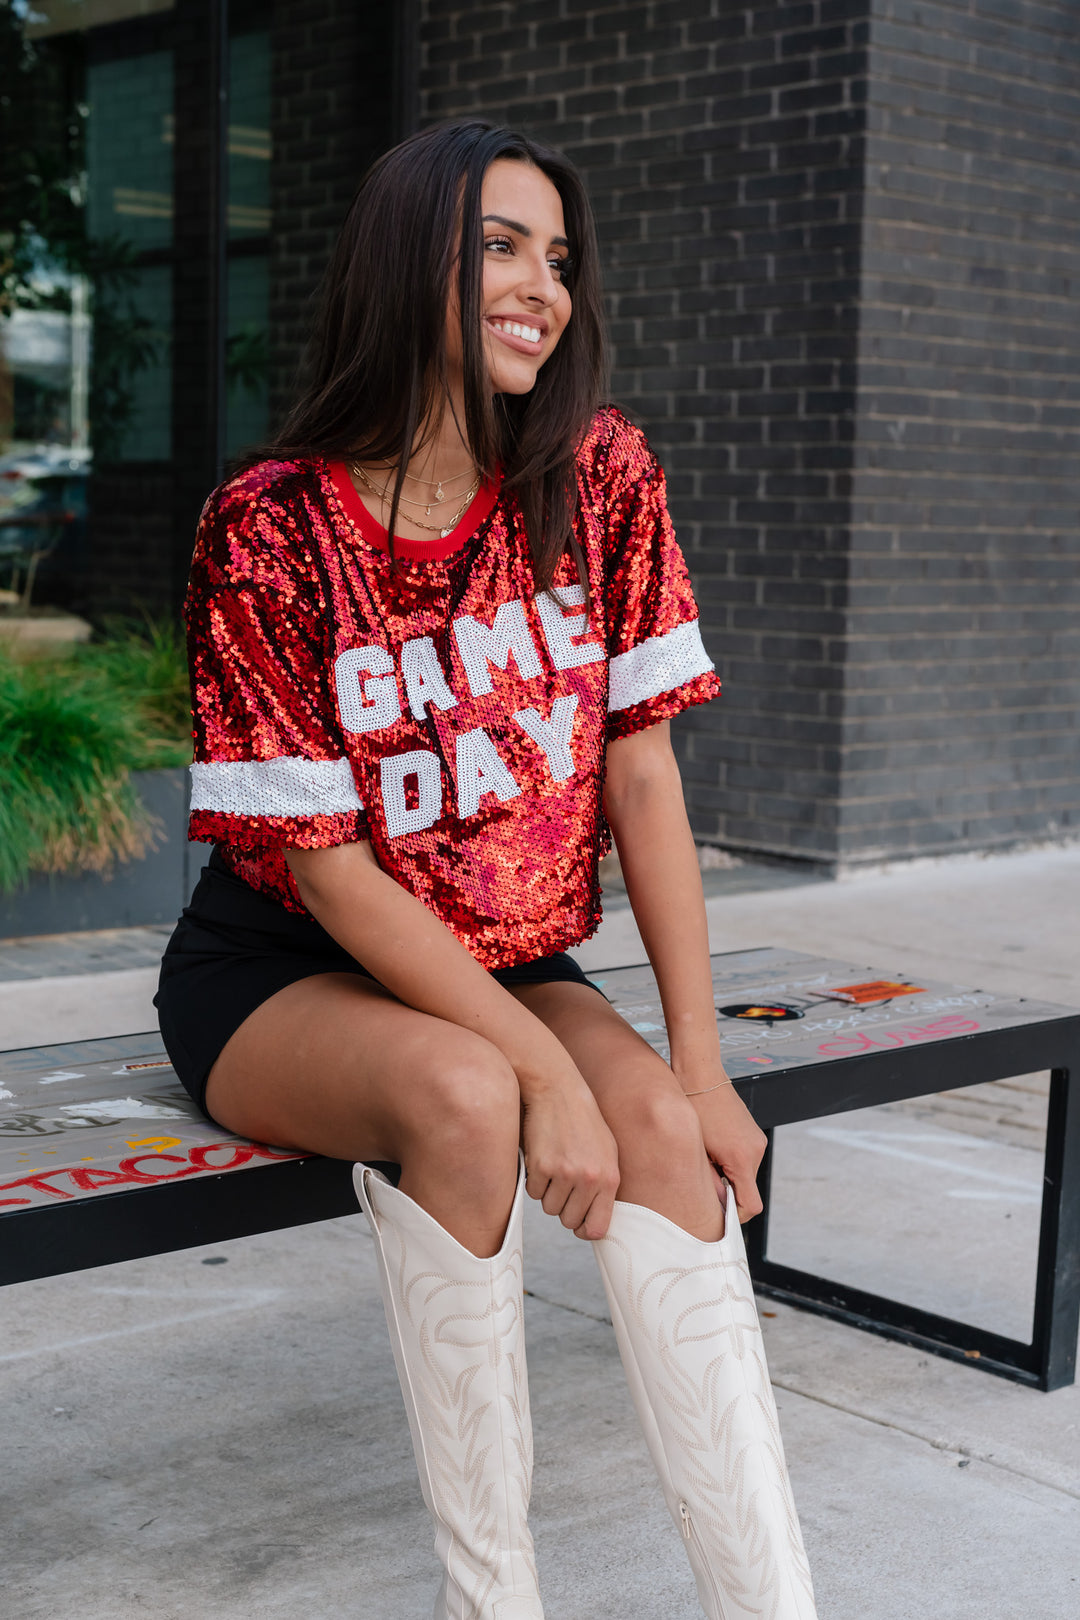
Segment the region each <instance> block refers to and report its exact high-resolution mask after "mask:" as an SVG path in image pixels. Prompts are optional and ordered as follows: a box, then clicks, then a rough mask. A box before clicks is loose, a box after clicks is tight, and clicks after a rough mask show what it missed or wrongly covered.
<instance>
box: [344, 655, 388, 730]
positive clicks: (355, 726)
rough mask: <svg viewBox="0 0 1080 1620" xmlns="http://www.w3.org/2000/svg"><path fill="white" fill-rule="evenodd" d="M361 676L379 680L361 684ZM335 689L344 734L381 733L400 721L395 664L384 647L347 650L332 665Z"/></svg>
mask: <svg viewBox="0 0 1080 1620" xmlns="http://www.w3.org/2000/svg"><path fill="white" fill-rule="evenodd" d="M364 674H368V675H373V676H378V677H379V679H377V680H369V681H363V682H361V680H360V676H361V675H364ZM334 686H335V688H336V690H337V700H338V712H339V714H340V715H341V723H342V725H343V726H344V727H345V730H346V731H353V732H358V731H382V729H383V727H384V726H392V725H393V723H394V721H395V720H400V719H401V703H400V700H399V698H398V689H397V681H396V680H395V678H394V660H393V659H392V658H391V656H390V654H389V653H388V652H387V650H386V648H385V647H346V649H345V651H344V652H343V653H339V654H338V657H337V661H336V663H335V664H334Z"/></svg>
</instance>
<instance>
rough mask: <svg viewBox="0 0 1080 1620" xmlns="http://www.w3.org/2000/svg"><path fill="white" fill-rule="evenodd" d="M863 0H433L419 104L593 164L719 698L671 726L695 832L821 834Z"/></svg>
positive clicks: (827, 825)
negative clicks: (634, 1)
mask: <svg viewBox="0 0 1080 1620" xmlns="http://www.w3.org/2000/svg"><path fill="white" fill-rule="evenodd" d="M865 10H866V7H865V4H864V3H863V0H817V3H812V4H794V3H788V4H780V5H775V6H748V5H745V4H741V5H735V4H731V3H727V0H724V3H721V4H715V3H713V4H710V3H709V0H682V3H671V4H655V5H625V4H620V5H611V4H608V5H603V4H600V5H598V4H595V3H588V0H568V3H566V4H564V5H561V6H560V5H558V4H524V3H519V4H511V5H499V4H480V5H474V6H472V7H470V8H469V9H468V10H464V9H462V8H460V7H458V6H455V5H453V4H449V3H446V0H426V3H425V5H424V7H423V23H422V40H423V46H424V62H425V66H424V70H423V74H422V78H421V84H422V88H423V94H424V106H423V111H424V115H425V117H426V118H428V119H431V118H436V117H444V116H448V115H454V114H460V113H468V112H477V113H482V114H484V115H486V116H488V117H492V118H497V119H502V120H505V121H506V122H508V123H511V124H514V125H516V126H518V127H523V128H525V129H527V130H528V131H530V132H531V133H534V134H536V135H537V136H539V137H540V138H542V139H546V140H549V141H551V142H553V143H554V144H556V145H558V146H561V147H562V148H563V149H564V150H566V151H567V152H568V153H569V155H570V156H571V157H572V158H574V160H575V161H576V162H577V163H578V164H580V166H581V168H582V169H583V171H584V173H585V176H586V179H587V181H588V184H589V188H590V191H591V194H592V198H593V202H594V206H595V208H596V213H597V218H598V223H599V228H600V235H601V241H602V245H603V249H604V256H605V262H606V285H607V288H608V294H609V308H610V313H611V333H612V338H613V350H614V374H613V383H614V393H615V397H616V398H617V399H618V401H619V403H620V404H622V405H623V406H624V407H626V408H627V409H628V410H629V411H630V413H631V414H632V415H633V416H634V417H635V418H636V419H637V420H638V421H639V422H640V423H641V425H642V426H643V427H644V428H645V430H646V432H647V433H648V434H649V437H650V439H651V440H652V442H653V444H654V445H655V446H656V448H657V451H658V452H659V454H660V456H661V458H662V460H663V462H664V465H665V467H666V469H667V472H668V480H669V488H670V496H671V505H672V510H673V513H674V516H675V520H676V524H677V526H678V531H679V537H680V540H681V542H682V544H683V547H684V549H685V551H686V553H687V557H688V560H689V563H690V567H691V569H692V571H693V573H694V577H695V584H696V587H697V592H698V598H699V601H700V603H701V611H702V624H703V630H704V634H705V639H706V643H707V645H708V647H709V649H710V652H711V653H712V655H713V657H714V658H715V659H716V662H717V666H718V668H719V670H720V673H721V676H722V678H723V681H724V688H725V690H724V696H723V698H722V699H721V700H720V701H719V702H718V703H716V704H714V705H712V707H711V708H710V709H708V710H707V711H704V712H701V711H698V712H695V713H693V714H691V715H688V716H686V717H685V718H684V719H682V720H681V721H679V722H678V723H677V727H676V729H677V743H678V747H679V751H680V755H681V763H682V769H683V776H684V780H685V782H686V788H687V801H688V804H689V808H690V813H691V818H692V821H693V824H694V828H695V831H696V833H697V835H698V837H699V838H701V839H703V840H705V841H713V842H716V841H723V842H726V843H729V844H731V843H734V844H739V845H743V846H746V847H754V848H761V849H768V850H771V851H774V852H784V853H790V854H798V855H817V856H820V857H825V858H828V857H831V855H832V854H833V851H834V848H835V840H836V817H837V804H838V800H839V797H840V792H841V786H840V778H839V770H840V758H841V756H840V740H841V720H842V707H841V705H842V681H843V656H842V655H843V644H844V628H845V617H844V608H845V571H846V555H847V549H848V518H849V496H850V478H851V459H852V449H851V440H852V434H853V428H854V421H855V375H856V341H857V335H856V334H857V322H856V312H857V289H858V269H859V243H860V220H861V205H862V174H863V164H864V154H863V131H864V123H865V110H864V109H865V84H866V36H867V25H866V21H865Z"/></svg>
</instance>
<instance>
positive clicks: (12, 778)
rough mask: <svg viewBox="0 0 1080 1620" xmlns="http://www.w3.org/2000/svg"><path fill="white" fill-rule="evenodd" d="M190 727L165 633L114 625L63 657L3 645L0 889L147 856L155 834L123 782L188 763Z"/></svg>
mask: <svg viewBox="0 0 1080 1620" xmlns="http://www.w3.org/2000/svg"><path fill="white" fill-rule="evenodd" d="M189 729H190V718H189V713H188V697H187V669H186V664H185V663H184V659H183V641H182V637H181V634H180V632H179V631H178V630H175V629H174V628H173V627H171V626H168V625H147V626H143V627H141V628H137V627H135V626H133V625H119V626H113V627H111V633H110V634H109V635H107V636H106V637H105V638H104V639H103V640H102V641H100V642H98V643H92V644H90V645H88V646H86V647H80V648H77V649H76V650H75V651H74V652H73V653H71V654H69V655H68V656H66V657H63V658H59V659H48V660H46V659H34V660H25V661H22V660H18V659H16V658H13V657H12V656H11V654H10V653H9V652H7V651H5V650H3V649H2V647H0V891H6V892H10V891H11V890H12V889H14V888H17V887H18V885H19V884H20V883H22V882H24V881H25V879H26V877H27V876H28V875H29V874H30V873H31V872H61V871H97V872H104V871H107V870H108V869H109V867H110V866H111V865H112V864H113V863H114V861H117V860H129V859H131V857H132V856H137V855H141V854H144V853H145V852H146V850H147V849H148V848H149V847H151V845H152V843H153V835H154V829H153V827H152V825H151V823H150V820H149V818H148V817H147V815H146V813H145V811H144V810H143V809H142V807H141V805H140V804H139V801H138V799H137V797H136V795H135V793H134V792H133V790H132V787H131V784H130V772H131V771H132V770H147V769H154V768H157V767H161V766H168V765H177V764H186V763H187V761H188V760H189V759H190V758H191V749H190V739H189V736H188V735H187V734H188V732H189Z"/></svg>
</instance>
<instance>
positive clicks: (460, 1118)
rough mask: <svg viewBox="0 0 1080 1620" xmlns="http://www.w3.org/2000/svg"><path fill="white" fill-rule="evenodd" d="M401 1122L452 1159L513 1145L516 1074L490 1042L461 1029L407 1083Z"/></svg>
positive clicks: (479, 1157)
mask: <svg viewBox="0 0 1080 1620" xmlns="http://www.w3.org/2000/svg"><path fill="white" fill-rule="evenodd" d="M410 1091H411V1093H412V1102H413V1107H412V1109H411V1110H410V1113H411V1118H410V1119H409V1120H408V1121H407V1122H406V1129H407V1131H408V1133H409V1134H410V1135H411V1136H413V1138H414V1139H415V1141H416V1142H417V1143H418V1144H422V1145H423V1146H425V1147H427V1148H429V1149H430V1150H431V1151H433V1152H436V1153H439V1154H441V1155H443V1156H448V1157H452V1158H455V1159H459V1158H463V1159H465V1160H476V1161H478V1162H483V1161H484V1160H485V1159H486V1158H487V1157H488V1156H490V1155H494V1156H497V1157H498V1156H501V1155H502V1153H503V1152H504V1151H512V1150H514V1149H516V1147H517V1143H518V1138H519V1135H520V1130H521V1094H520V1091H519V1089H518V1083H517V1077H516V1075H515V1074H514V1071H513V1069H512V1068H511V1067H510V1064H509V1063H508V1062H507V1060H506V1058H505V1057H503V1055H502V1053H501V1052H500V1051H499V1050H498V1049H497V1048H496V1047H495V1046H493V1045H491V1043H490V1042H488V1041H485V1040H483V1039H482V1038H481V1037H479V1036H472V1035H470V1034H468V1032H465V1031H462V1032H460V1033H459V1034H457V1035H456V1036H455V1038H454V1039H452V1040H450V1041H448V1042H447V1043H446V1046H445V1048H444V1050H442V1051H441V1052H439V1053H438V1054H436V1055H434V1056H433V1057H432V1059H431V1060H430V1062H429V1064H428V1066H427V1072H426V1073H425V1074H424V1076H423V1077H422V1079H421V1080H420V1083H419V1084H417V1085H415V1086H413V1087H411V1088H410Z"/></svg>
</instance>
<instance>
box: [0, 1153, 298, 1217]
mask: <svg viewBox="0 0 1080 1620" xmlns="http://www.w3.org/2000/svg"><path fill="white" fill-rule="evenodd" d="M307 1157H309V1155H307V1154H304V1153H287V1152H285V1151H284V1150H283V1149H280V1148H272V1147H265V1146H264V1145H263V1144H262V1143H261V1142H205V1143H203V1144H202V1145H201V1146H200V1147H193V1148H189V1149H188V1151H187V1153H185V1154H184V1155H182V1156H181V1155H180V1154H178V1153H135V1154H132V1156H131V1157H130V1158H127V1159H121V1160H120V1162H119V1164H118V1165H117V1167H116V1169H115V1170H108V1169H106V1168H105V1167H104V1166H103V1165H91V1164H69V1165H64V1166H63V1167H62V1168H59V1169H56V1170H35V1171H32V1172H31V1173H29V1174H28V1175H25V1176H20V1177H18V1179H17V1180H15V1181H0V1206H4V1205H10V1204H29V1203H32V1202H33V1199H32V1198H30V1197H14V1198H11V1197H5V1196H3V1195H4V1194H8V1193H24V1192H25V1193H34V1192H36V1193H48V1194H49V1195H50V1196H51V1197H53V1198H57V1199H60V1200H61V1201H64V1200H68V1199H72V1198H76V1197H77V1196H78V1194H79V1193H88V1192H103V1191H105V1190H106V1189H107V1190H108V1191H110V1192H112V1191H114V1190H115V1189H117V1188H119V1187H156V1186H158V1185H160V1183H162V1182H164V1181H182V1180H183V1179H184V1178H185V1177H186V1176H199V1175H205V1174H206V1173H207V1172H208V1171H209V1172H217V1171H221V1170H239V1169H240V1168H241V1167H242V1166H243V1165H245V1164H250V1163H251V1161H252V1159H273V1160H275V1161H280V1160H282V1159H303V1158H307ZM166 1164H169V1165H175V1166H176V1168H175V1169H169V1170H166V1169H164V1168H163V1167H164V1166H165V1165H166ZM147 1165H153V1166H154V1168H153V1170H150V1169H147V1168H145V1167H146V1166H147Z"/></svg>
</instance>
